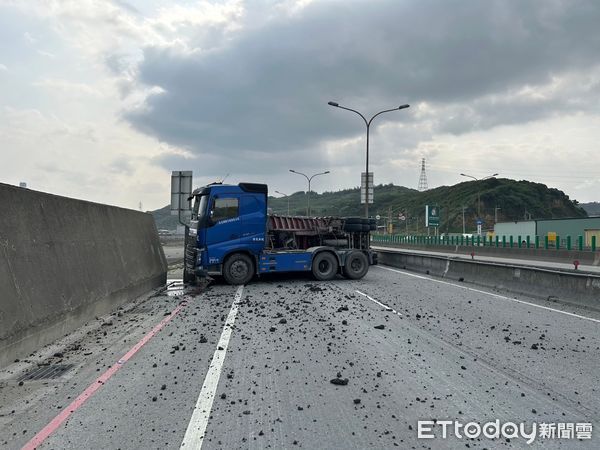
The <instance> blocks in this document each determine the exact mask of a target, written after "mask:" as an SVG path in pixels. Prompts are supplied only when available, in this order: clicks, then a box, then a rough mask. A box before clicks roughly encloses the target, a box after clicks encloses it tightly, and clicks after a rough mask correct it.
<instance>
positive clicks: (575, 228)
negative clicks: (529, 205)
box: [494, 217, 600, 247]
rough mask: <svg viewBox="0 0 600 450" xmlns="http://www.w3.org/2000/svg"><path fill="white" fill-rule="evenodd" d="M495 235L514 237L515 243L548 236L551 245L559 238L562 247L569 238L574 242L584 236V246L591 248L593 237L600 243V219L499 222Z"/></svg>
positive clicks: (495, 227) (507, 237)
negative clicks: (519, 240)
mask: <svg viewBox="0 0 600 450" xmlns="http://www.w3.org/2000/svg"><path fill="white" fill-rule="evenodd" d="M494 234H495V235H496V236H499V238H500V239H502V236H506V239H507V240H510V237H511V236H512V238H513V240H514V241H515V242H518V239H519V237H521V240H522V241H525V240H527V236H529V239H530V241H531V242H534V240H535V236H539V237H540V239H542V240H544V239H545V237H546V236H547V237H548V242H549V243H550V244H551V245H555V244H556V239H557V238H558V239H560V241H561V242H560V246H561V247H564V246H565V245H566V241H567V236H571V239H572V242H575V241H576V240H577V239H578V237H579V236H583V240H584V241H583V242H584V245H585V246H586V247H590V246H591V245H592V236H596V243H600V217H584V218H565V219H538V220H528V221H516V222H499V223H497V224H496V225H495V226H494Z"/></svg>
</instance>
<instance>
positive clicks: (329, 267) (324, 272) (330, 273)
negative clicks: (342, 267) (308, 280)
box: [312, 252, 339, 281]
mask: <svg viewBox="0 0 600 450" xmlns="http://www.w3.org/2000/svg"><path fill="white" fill-rule="evenodd" d="M338 267H339V265H338V262H337V258H336V257H335V256H333V255H332V254H331V253H329V252H321V253H318V254H317V255H316V256H315V257H314V258H313V262H312V273H313V275H314V277H315V278H316V279H317V280H321V281H326V280H331V279H333V278H334V277H335V274H336V273H337V271H338Z"/></svg>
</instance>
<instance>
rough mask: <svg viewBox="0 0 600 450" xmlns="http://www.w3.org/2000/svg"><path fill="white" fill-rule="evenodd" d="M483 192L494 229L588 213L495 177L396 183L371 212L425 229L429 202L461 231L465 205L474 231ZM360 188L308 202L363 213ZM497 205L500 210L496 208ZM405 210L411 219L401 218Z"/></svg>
mask: <svg viewBox="0 0 600 450" xmlns="http://www.w3.org/2000/svg"><path fill="white" fill-rule="evenodd" d="M478 193H479V194H480V196H481V217H482V219H483V220H484V229H486V228H492V227H493V224H494V212H495V211H496V212H497V216H498V221H499V222H503V221H513V220H524V219H525V218H532V219H542V218H544V219H546V218H561V217H587V213H586V211H585V210H584V209H583V208H581V207H580V206H579V205H578V204H577V202H576V201H572V200H570V199H569V197H568V196H567V195H566V194H565V193H564V192H562V191H560V190H558V189H554V188H549V187H547V186H546V185H544V184H540V183H532V182H529V181H515V180H509V179H505V178H491V179H488V180H482V181H468V182H464V183H459V184H455V185H453V186H440V187H437V188H435V189H430V190H428V191H424V192H419V191H417V190H415V189H409V188H406V187H403V186H394V185H392V184H388V185H379V186H376V187H375V195H374V198H375V203H374V204H372V205H370V207H369V212H370V215H371V216H376V215H379V216H380V217H381V219H380V225H384V224H385V220H386V219H387V218H388V216H389V213H390V209H391V212H392V223H393V224H394V226H395V229H396V231H397V232H405V231H406V229H407V226H408V231H409V232H412V233H414V232H423V231H424V230H423V227H424V215H425V205H427V204H429V205H438V206H439V207H440V208H441V223H440V231H441V232H461V231H462V208H463V207H465V225H466V226H465V228H466V231H467V232H469V231H473V230H474V229H475V227H476V226H475V221H476V218H477V196H478ZM359 199H360V195H359V189H358V188H354V189H345V190H342V191H337V192H324V193H322V194H317V193H316V192H311V195H310V205H311V215H313V216H346V217H347V216H362V215H363V214H364V205H360V204H359ZM306 200H307V198H306V193H305V192H296V193H294V194H292V195H290V196H289V211H290V214H291V215H305V214H306ZM269 207H270V208H272V209H273V212H275V213H276V214H287V212H288V198H286V197H283V198H282V197H278V198H275V197H271V196H270V197H269ZM495 208H499V209H498V210H495ZM399 212H402V213H403V214H404V215H405V216H406V217H408V220H404V221H400V220H398V213H399ZM153 215H154V217H155V219H156V222H157V227H158V228H166V229H175V227H176V225H177V218H176V217H174V216H170V215H169V207H168V206H167V207H165V208H161V209H159V210H156V211H154V212H153Z"/></svg>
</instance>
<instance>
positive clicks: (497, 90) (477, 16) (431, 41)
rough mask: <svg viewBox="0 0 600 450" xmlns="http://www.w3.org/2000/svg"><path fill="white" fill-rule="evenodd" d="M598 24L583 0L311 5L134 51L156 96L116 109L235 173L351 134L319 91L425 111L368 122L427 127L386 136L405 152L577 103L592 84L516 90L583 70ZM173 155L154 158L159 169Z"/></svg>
mask: <svg viewBox="0 0 600 450" xmlns="http://www.w3.org/2000/svg"><path fill="white" fill-rule="evenodd" d="M598 23H600V4H599V3H597V2H594V1H541V0H539V1H531V2H506V1H503V0H497V1H488V2H482V1H477V0H473V1H461V2H449V1H446V0H429V1H422V0H420V1H407V2H398V1H396V0H387V1H379V2H370V1H364V2H347V1H340V2H322V3H313V4H310V5H309V6H307V7H306V8H305V9H304V10H302V11H301V12H300V13H298V14H296V15H291V16H282V17H279V18H275V19H273V20H269V21H266V22H265V23H264V24H262V25H261V26H258V27H249V28H247V29H245V28H244V29H242V30H241V31H240V32H238V33H237V34H236V35H234V36H233V37H232V38H228V39H224V38H223V39H221V40H220V41H219V44H218V45H217V43H216V42H215V40H214V39H210V40H209V41H210V42H207V41H206V33H202V32H201V30H199V33H198V36H200V37H199V38H198V41H197V42H192V43H191V46H190V47H191V48H195V49H196V50H195V51H192V52H183V51H181V50H180V47H176V46H172V47H164V46H163V47H147V48H145V49H144V58H143V61H142V62H141V63H140V64H139V67H138V68H137V71H136V75H137V83H138V84H140V85H143V86H152V87H160V88H161V92H160V93H155V94H152V95H150V96H149V97H148V98H147V99H146V101H145V104H144V105H143V107H141V108H138V109H135V110H129V111H126V112H125V114H124V115H125V118H126V119H127V120H128V121H129V122H130V123H131V124H132V125H133V126H134V127H135V128H137V129H138V130H141V131H143V132H144V133H147V134H150V135H153V136H156V137H157V138H159V139H160V140H163V141H165V142H168V143H170V144H174V145H177V146H180V147H182V148H185V149H188V150H189V151H191V152H192V153H193V154H196V155H202V158H203V160H204V161H210V163H209V165H208V167H210V168H211V170H213V169H214V170H218V169H220V168H222V167H224V162H225V161H227V164H231V165H234V166H238V165H239V166H246V169H247V166H248V164H249V162H250V161H258V162H260V163H261V164H262V165H259V166H258V167H257V169H256V170H261V169H263V168H265V167H267V166H268V167H274V166H275V165H276V164H285V163H286V162H290V161H291V162H294V161H295V158H296V157H297V158H298V162H302V161H304V163H305V164H306V163H307V161H311V158H315V161H318V162H319V164H321V163H322V162H328V160H327V158H326V156H325V155H324V154H323V152H322V151H319V149H320V148H322V143H323V142H324V141H326V140H331V139H340V138H351V137H355V136H360V135H362V134H363V133H364V130H363V128H361V127H360V122H359V118H358V117H355V116H353V115H352V114H351V113H349V112H346V111H341V110H335V109H333V108H331V107H329V106H327V104H326V103H327V101H328V100H330V99H334V100H337V101H339V102H340V104H344V105H348V106H351V107H353V108H357V109H359V110H362V111H365V113H373V112H376V111H377V109H373V108H387V107H393V106H395V105H398V104H401V103H405V102H408V103H412V104H415V103H417V102H427V103H428V104H431V105H434V108H433V111H434V112H433V113H431V114H429V115H428V114H425V115H424V116H423V117H421V118H415V113H414V109H413V110H408V111H402V112H398V113H392V114H388V115H386V116H382V117H381V118H378V123H379V124H382V123H384V122H386V121H394V122H400V123H406V124H413V125H416V126H418V125H419V123H421V124H422V123H424V122H426V123H427V126H426V127H423V130H426V131H421V133H419V132H414V130H413V133H411V138H410V139H405V140H404V141H403V142H401V143H400V145H402V146H403V147H404V148H405V149H407V148H409V147H410V146H414V145H416V144H417V143H418V142H419V140H424V139H429V138H430V137H431V134H432V133H435V132H451V133H455V134H460V133H463V132H467V131H473V130H477V129H486V128H490V127H494V126H497V125H503V124H512V123H520V122H523V121H530V120H536V119H539V118H544V117H547V116H549V115H552V114H554V112H555V111H557V110H558V109H562V110H564V109H570V110H579V109H586V108H587V107H588V106H589V103H590V100H588V99H587V98H588V96H589V93H590V92H592V91H593V90H596V89H597V83H596V84H594V83H589V84H588V85H585V86H584V87H581V88H580V89H577V90H572V89H559V90H558V91H556V92H551V93H550V94H548V95H545V96H542V97H540V96H535V95H531V96H527V95H522V94H519V90H520V89H521V88H522V87H524V86H530V87H531V88H532V89H533V90H534V91H535V90H536V89H538V88H539V89H541V88H542V87H544V86H546V85H548V84H549V83H551V82H552V81H553V79H554V78H556V77H561V76H570V75H572V74H573V73H575V74H577V73H578V72H579V71H584V70H590V69H592V68H594V67H595V64H596V62H597V55H598V54H600V34H598V33H597V26H598ZM215 35H218V36H219V38H220V37H221V35H220V34H219V33H217V31H216V30H215ZM202 36H204V38H202ZM109 61H110V62H111V64H115V63H116V61H117V60H111V59H109ZM567 69H568V70H567ZM573 95H574V97H573ZM569 96H570V97H569ZM593 106H594V107H596V108H597V106H598V105H597V103H596V104H595V105H593ZM379 119H381V120H379ZM306 149H308V151H307V152H305V153H300V152H299V151H300V150H306ZM295 155H296V156H295ZM174 158H175V159H176V158H177V157H176V156H168V155H165V156H163V157H161V158H158V159H157V162H159V163H160V164H161V165H163V166H165V167H168V168H171V167H173V166H171V164H174V163H175V160H174ZM221 171H222V170H221Z"/></svg>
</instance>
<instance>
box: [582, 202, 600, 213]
mask: <svg viewBox="0 0 600 450" xmlns="http://www.w3.org/2000/svg"><path fill="white" fill-rule="evenodd" d="M579 206H581V207H582V208H583V209H585V211H586V212H587V213H588V215H589V216H600V202H590V203H580V204H579Z"/></svg>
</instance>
